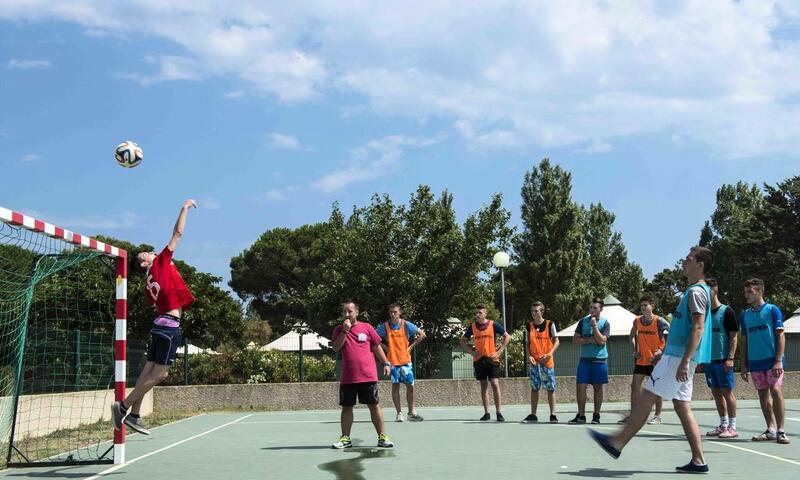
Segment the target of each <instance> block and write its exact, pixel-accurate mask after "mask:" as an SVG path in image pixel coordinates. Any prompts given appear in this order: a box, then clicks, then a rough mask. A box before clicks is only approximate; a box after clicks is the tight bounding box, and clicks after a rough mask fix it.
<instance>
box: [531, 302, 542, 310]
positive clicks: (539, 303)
mask: <svg viewBox="0 0 800 480" xmlns="http://www.w3.org/2000/svg"><path fill="white" fill-rule="evenodd" d="M534 307H542V311H543V312H544V303H542V302H539V301H536V302H533V303H532V304H531V310H533V308H534Z"/></svg>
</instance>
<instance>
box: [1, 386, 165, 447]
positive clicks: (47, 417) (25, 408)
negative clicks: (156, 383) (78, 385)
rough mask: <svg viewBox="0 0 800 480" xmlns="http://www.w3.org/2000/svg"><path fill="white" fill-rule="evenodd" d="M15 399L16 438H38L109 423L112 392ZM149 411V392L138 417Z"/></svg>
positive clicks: (148, 413) (33, 396) (151, 405)
mask: <svg viewBox="0 0 800 480" xmlns="http://www.w3.org/2000/svg"><path fill="white" fill-rule="evenodd" d="M130 390H131V389H128V391H129V392H130ZM19 400H20V403H19V413H18V415H17V428H16V434H15V436H16V438H23V437H41V436H43V435H47V434H48V433H51V432H54V431H56V430H60V429H62V428H74V427H77V426H79V425H84V424H91V423H95V422H97V421H98V420H107V421H111V409H110V407H111V403H112V402H113V401H114V391H113V390H92V391H84V392H75V393H59V394H43V395H23V396H22V397H20V399H19ZM152 412H153V394H152V392H150V393H148V394H147V395H146V396H145V398H144V400H143V401H142V414H143V415H150V414H151V413H152ZM109 425H110V424H109Z"/></svg>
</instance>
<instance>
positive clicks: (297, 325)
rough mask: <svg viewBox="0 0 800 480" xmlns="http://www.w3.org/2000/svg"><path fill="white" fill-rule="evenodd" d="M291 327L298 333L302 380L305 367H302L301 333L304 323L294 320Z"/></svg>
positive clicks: (301, 379) (303, 331)
mask: <svg viewBox="0 0 800 480" xmlns="http://www.w3.org/2000/svg"><path fill="white" fill-rule="evenodd" d="M292 327H294V331H295V332H297V333H298V335H299V338H298V340H299V342H300V382H302V381H303V374H304V373H305V371H304V370H305V369H304V368H303V367H304V365H303V334H304V333H305V331H306V324H305V323H303V322H296V323H295V324H294V325H292Z"/></svg>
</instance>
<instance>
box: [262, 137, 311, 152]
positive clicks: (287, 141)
mask: <svg viewBox="0 0 800 480" xmlns="http://www.w3.org/2000/svg"><path fill="white" fill-rule="evenodd" d="M267 139H268V140H269V146H270V148H273V149H275V150H292V151H295V152H310V151H314V149H313V148H309V147H304V146H303V145H301V144H300V141H299V140H298V139H297V138H296V137H293V136H291V135H284V134H282V133H270V134H269V135H267Z"/></svg>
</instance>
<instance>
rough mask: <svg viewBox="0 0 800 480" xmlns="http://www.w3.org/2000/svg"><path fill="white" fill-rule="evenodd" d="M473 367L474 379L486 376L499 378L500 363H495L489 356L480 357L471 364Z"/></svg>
mask: <svg viewBox="0 0 800 480" xmlns="http://www.w3.org/2000/svg"><path fill="white" fill-rule="evenodd" d="M472 366H473V368H475V379H476V380H486V379H488V378H500V364H499V363H495V362H493V361H492V359H491V358H489V357H481V358H479V359H478V361H477V362H475V363H473V364H472Z"/></svg>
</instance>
